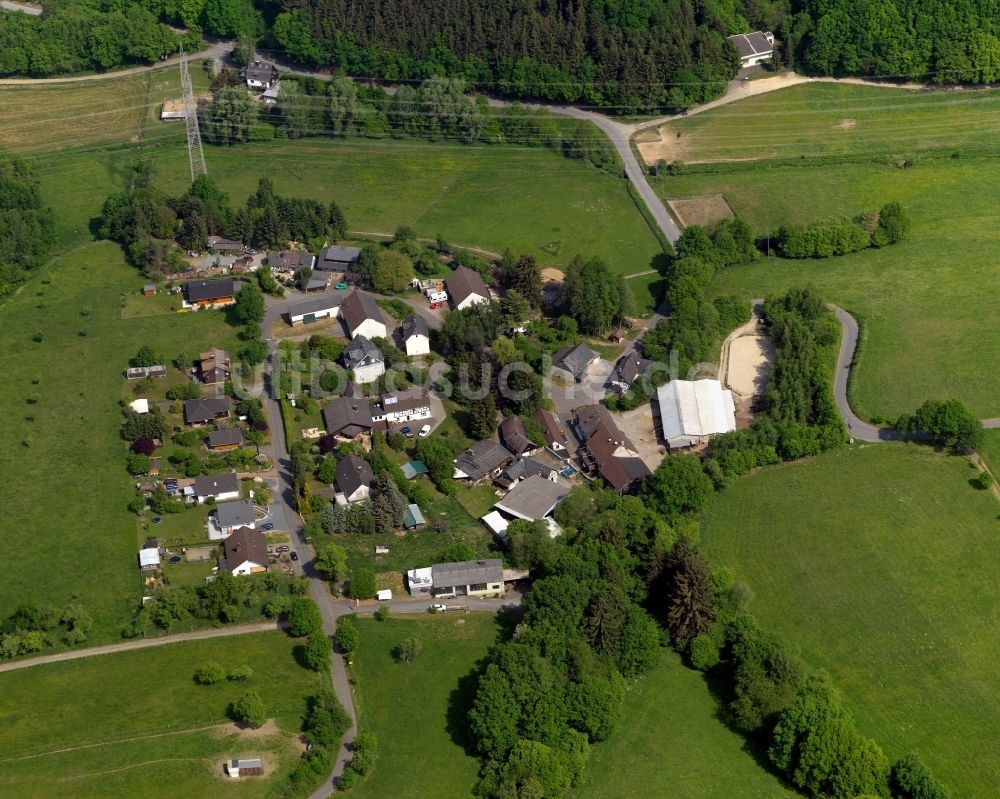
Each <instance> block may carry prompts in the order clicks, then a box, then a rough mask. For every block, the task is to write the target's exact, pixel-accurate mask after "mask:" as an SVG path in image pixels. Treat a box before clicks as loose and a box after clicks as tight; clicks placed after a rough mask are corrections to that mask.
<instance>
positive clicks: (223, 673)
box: [194, 660, 253, 685]
mask: <svg viewBox="0 0 1000 799" xmlns="http://www.w3.org/2000/svg"><path fill="white" fill-rule="evenodd" d="M251 677H253V669H251V668H250V667H249V666H246V665H244V666H237V667H236V668H234V669H232V670H227V669H226V667H225V666H223V665H222V664H221V663H219V662H217V661H215V660H206V661H205V662H204V663H202V664H201V665H200V666H199V667H198V668H197V669H195V672H194V681H195V682H196V683H198V685H215V684H216V683H219V682H222V681H223V680H232V681H233V682H246V681H247V680H249V679H250V678H251Z"/></svg>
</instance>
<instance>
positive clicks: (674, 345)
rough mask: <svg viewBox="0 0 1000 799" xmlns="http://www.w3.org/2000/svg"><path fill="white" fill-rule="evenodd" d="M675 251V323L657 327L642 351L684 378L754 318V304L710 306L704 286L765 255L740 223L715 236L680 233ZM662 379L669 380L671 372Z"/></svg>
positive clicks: (671, 278)
mask: <svg viewBox="0 0 1000 799" xmlns="http://www.w3.org/2000/svg"><path fill="white" fill-rule="evenodd" d="M675 250H676V258H674V260H673V261H672V263H671V264H670V266H669V268H668V270H667V285H668V288H667V292H666V299H667V302H668V303H669V304H670V311H671V314H670V318H669V319H664V320H662V321H660V322H658V323H657V324H656V326H655V327H654V328H653V329H652V330H650V331H649V332H648V333H647V334H646V335H645V336H644V337H643V340H642V346H643V355H644V357H646V358H649V359H650V360H653V361H657V362H659V363H663V364H669V365H670V369H671V371H673V372H674V373H675V374H676V375H677V376H678V377H681V378H685V377H686V376H687V375H688V373H689V372H690V370H691V369H692V367H694V366H695V365H696V364H699V363H703V362H705V361H708V360H709V357H710V355H711V353H712V348H713V347H715V345H716V343H717V342H718V340H719V338H720V337H721V336H724V335H725V334H726V333H728V332H729V331H730V330H732V329H734V328H736V327H739V326H740V325H741V324H743V323H744V322H746V320H747V319H749V318H750V305H749V303H747V302H745V301H742V300H740V299H738V298H737V297H735V296H733V297H717V298H716V299H715V300H713V301H711V302H709V300H707V299H706V298H705V287H706V286H708V284H709V283H710V282H711V280H712V278H713V277H714V276H715V273H716V271H717V270H719V269H724V268H726V267H729V266H733V265H735V264H740V263H746V262H748V261H752V260H754V259H755V258H758V257H759V256H760V253H759V252H758V251H757V248H756V247H755V246H754V241H753V235H752V234H751V232H750V228H749V226H748V225H747V224H746V223H745V222H744V221H743V220H741V219H734V220H731V221H725V222H723V223H722V224H720V225H719V227H718V228H717V229H716V230H715V231H714V232H713V233H712V235H709V234H708V233H706V232H705V230H704V229H703V228H701V227H699V226H697V225H692V226H691V227H689V228H687V229H685V231H684V232H683V233H682V234H681V237H680V238H679V239H678V240H677V243H676V245H675ZM674 358H676V361H674V360H673V359H674ZM659 374H660V377H661V378H662V379H666V377H667V373H666V372H662V373H659ZM654 377H655V375H654Z"/></svg>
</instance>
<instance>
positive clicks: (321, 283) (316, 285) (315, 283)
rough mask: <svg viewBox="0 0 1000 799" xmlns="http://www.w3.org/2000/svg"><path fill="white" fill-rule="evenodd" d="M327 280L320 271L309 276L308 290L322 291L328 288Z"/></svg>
mask: <svg viewBox="0 0 1000 799" xmlns="http://www.w3.org/2000/svg"><path fill="white" fill-rule="evenodd" d="M326 282H327V281H326V278H325V277H324V276H323V274H322V273H318V274H316V275H314V276H313V277H311V278H309V282H307V283H306V291H321V290H323V289H325V288H326Z"/></svg>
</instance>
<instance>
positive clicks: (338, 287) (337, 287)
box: [334, 283, 347, 291]
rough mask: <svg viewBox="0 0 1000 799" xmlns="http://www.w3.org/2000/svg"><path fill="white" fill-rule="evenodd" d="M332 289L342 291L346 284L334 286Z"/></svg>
mask: <svg viewBox="0 0 1000 799" xmlns="http://www.w3.org/2000/svg"><path fill="white" fill-rule="evenodd" d="M334 288H335V289H340V290H341V291H343V290H344V289H346V288H347V284H346V283H338V284H337V285H336V286H334Z"/></svg>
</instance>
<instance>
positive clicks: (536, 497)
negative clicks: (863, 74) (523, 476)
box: [493, 474, 570, 522]
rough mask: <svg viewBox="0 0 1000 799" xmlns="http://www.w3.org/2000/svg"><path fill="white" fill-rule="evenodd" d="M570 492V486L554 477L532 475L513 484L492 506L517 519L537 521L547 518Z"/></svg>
mask: <svg viewBox="0 0 1000 799" xmlns="http://www.w3.org/2000/svg"><path fill="white" fill-rule="evenodd" d="M569 492H570V486H569V485H568V484H567V483H565V482H563V481H561V480H559V479H558V478H556V479H555V480H546V479H545V478H544V477H542V476H541V475H538V474H536V475H532V476H531V477H529V478H528V479H527V480H523V481H522V482H520V483H518V484H517V485H515V486H514V487H513V488H512V489H511V490H510V491H508V492H507V494H506V495H505V496H504V497H503V499H501V500H500V501H499V502H497V503H496V504H495V505H494V506H493V507H495V508H496V509H497V510H499V511H502V512H504V513H507V514H510V515H511V516H514V517H516V518H518V519H525V520H526V521H529V522H537V521H541V520H542V519H545V518H547V517H548V516H550V515H551V514H552V511H554V510H555V509H556V505H558V504H559V503H560V502H561V501H562V500H563V498H564V497H565V496H566V495H567V494H568V493H569Z"/></svg>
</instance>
